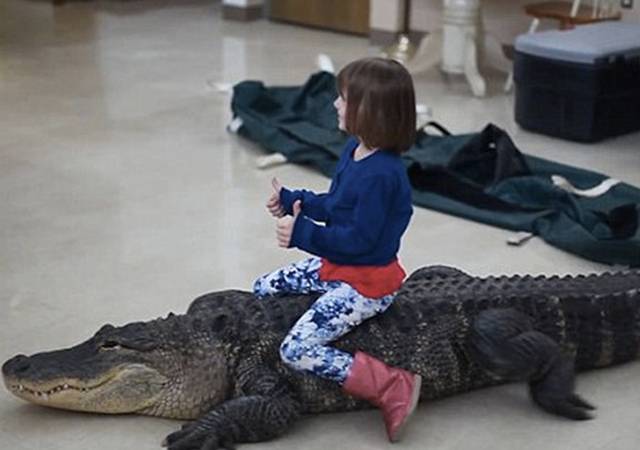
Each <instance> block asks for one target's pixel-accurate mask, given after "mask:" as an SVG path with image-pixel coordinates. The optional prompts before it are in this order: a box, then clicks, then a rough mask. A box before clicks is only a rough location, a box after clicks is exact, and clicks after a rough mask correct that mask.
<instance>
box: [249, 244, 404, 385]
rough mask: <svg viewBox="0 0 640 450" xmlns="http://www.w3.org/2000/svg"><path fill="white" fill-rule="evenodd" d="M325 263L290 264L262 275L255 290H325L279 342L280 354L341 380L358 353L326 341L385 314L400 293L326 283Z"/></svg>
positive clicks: (259, 294)
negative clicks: (368, 292)
mask: <svg viewBox="0 0 640 450" xmlns="http://www.w3.org/2000/svg"><path fill="white" fill-rule="evenodd" d="M320 264H321V261H320V258H317V257H312V258H309V259H305V260H302V261H300V262H297V263H293V264H291V265H289V266H285V267H283V268H281V269H278V270H276V271H275V272H272V273H268V274H266V275H264V276H262V277H260V278H258V279H257V280H256V282H255V283H254V285H253V291H254V293H255V294H256V296H257V297H258V298H264V297H267V296H270V295H275V294H280V293H310V292H321V293H323V295H322V296H321V297H319V298H318V299H317V300H316V301H315V302H314V303H313V305H311V307H310V308H309V309H308V310H307V312H305V313H304V314H303V315H302V317H300V319H298V321H297V322H296V323H295V325H294V326H293V328H291V330H290V331H289V334H287V336H286V337H285V339H284V341H283V342H282V345H281V346H280V357H281V358H282V360H283V361H284V362H285V364H287V365H288V366H290V367H292V368H294V369H296V370H300V371H304V372H309V373H313V374H314V375H317V376H320V377H322V378H326V379H329V380H333V381H337V382H338V383H341V384H342V383H343V382H344V381H345V379H346V378H347V374H348V373H349V369H350V368H351V365H352V364H353V356H351V355H350V354H349V353H346V352H343V351H340V350H337V349H335V348H333V347H330V346H328V345H327V344H328V343H330V342H332V341H334V340H336V339H338V338H339V337H340V336H343V335H345V334H347V333H348V332H349V331H351V330H352V329H353V328H354V327H355V326H357V325H359V324H361V323H362V322H364V321H365V320H367V319H370V318H371V317H374V316H375V315H377V314H380V313H382V312H384V311H385V310H386V309H387V308H388V307H389V306H390V305H391V304H392V303H393V300H394V298H395V294H390V295H386V296H384V297H380V298H377V299H374V298H368V297H364V296H362V295H361V294H359V293H358V291H356V290H355V289H354V288H353V287H351V286H350V285H349V284H347V283H344V282H342V281H322V280H320V279H319V275H318V272H319V270H320Z"/></svg>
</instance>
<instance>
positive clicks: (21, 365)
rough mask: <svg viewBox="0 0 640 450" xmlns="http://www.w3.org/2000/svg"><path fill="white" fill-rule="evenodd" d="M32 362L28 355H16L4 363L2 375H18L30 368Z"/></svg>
mask: <svg viewBox="0 0 640 450" xmlns="http://www.w3.org/2000/svg"><path fill="white" fill-rule="evenodd" d="M30 366H31V363H30V361H29V357H28V356H26V355H16V356H14V357H13V358H11V359H9V360H8V361H7V362H5V363H4V364H3V365H2V375H4V376H16V375H21V374H24V373H25V372H26V371H28V370H29V367H30Z"/></svg>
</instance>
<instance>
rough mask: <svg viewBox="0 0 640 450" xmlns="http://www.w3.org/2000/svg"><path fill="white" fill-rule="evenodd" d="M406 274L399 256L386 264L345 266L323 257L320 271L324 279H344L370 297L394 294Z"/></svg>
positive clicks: (321, 277) (320, 275)
mask: <svg viewBox="0 0 640 450" xmlns="http://www.w3.org/2000/svg"><path fill="white" fill-rule="evenodd" d="M406 275H407V274H406V272H405V271H404V269H403V268H402V266H401V265H400V263H399V262H398V259H397V258H396V259H394V260H393V261H392V262H391V263H389V264H387V265H386V266H343V265H337V264H333V263H332V262H330V261H329V260H327V259H324V258H322V265H321V266H320V271H319V277H320V279H321V280H322V281H344V282H345V283H348V284H349V285H351V286H353V288H354V289H355V290H356V291H358V292H359V293H360V294H362V295H363V296H365V297H368V298H380V297H384V296H385V295H389V294H393V293H394V292H396V291H397V290H398V289H400V286H402V282H403V281H404V278H405V276H406Z"/></svg>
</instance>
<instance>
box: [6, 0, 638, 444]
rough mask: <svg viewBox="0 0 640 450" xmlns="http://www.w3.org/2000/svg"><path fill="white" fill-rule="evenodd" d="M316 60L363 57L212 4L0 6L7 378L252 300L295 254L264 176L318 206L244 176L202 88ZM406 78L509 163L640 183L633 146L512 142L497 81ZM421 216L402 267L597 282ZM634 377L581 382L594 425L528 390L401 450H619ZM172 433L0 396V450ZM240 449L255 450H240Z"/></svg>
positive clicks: (342, 433)
mask: <svg viewBox="0 0 640 450" xmlns="http://www.w3.org/2000/svg"><path fill="white" fill-rule="evenodd" d="M319 52H324V53H327V54H329V55H330V56H331V57H332V58H333V60H334V61H335V63H336V65H338V66H341V65H343V64H344V63H346V62H347V61H349V60H352V59H355V58H358V57H361V56H364V55H367V54H373V53H375V49H372V48H370V47H369V44H368V41H367V40H366V39H364V38H359V37H353V36H345V35H340V34H335V33H328V32H322V31H317V30H307V29H303V28H298V27H292V26H286V25H281V24H274V23H270V22H268V21H258V22H254V23H250V24H241V23H230V22H224V21H222V20H221V18H220V5H219V4H218V3H217V2H214V1H208V2H207V1H178V0H175V1H173V2H169V1H164V0H162V1H151V0H149V1H147V0H138V1H131V2H116V1H97V2H70V3H68V4H66V5H65V6H62V7H53V6H51V4H50V3H49V2H46V1H27V0H3V1H2V2H0V123H1V124H2V129H1V131H0V188H1V189H0V192H1V196H0V217H1V226H0V237H1V240H0V280H1V283H2V289H1V291H0V302H1V307H2V313H1V314H0V360H2V361H4V360H5V359H7V358H9V357H10V356H12V355H14V354H15V353H27V354H29V353H33V352H36V351H42V350H47V349H53V348H57V347H62V346H68V345H70V344H73V343H76V342H79V341H80V340H83V339H84V338H86V337H88V336H89V335H91V334H92V333H93V332H94V331H95V330H97V328H98V327H100V326H101V325H102V324H104V323H106V322H112V323H115V324H123V323H126V322H128V321H132V320H143V319H149V318H154V317H158V316H160V315H164V314H165V313H166V312H168V311H170V310H173V311H176V312H181V311H184V310H185V309H186V307H187V305H188V303H189V301H190V300H191V299H192V298H194V297H195V296H197V295H198V294H201V293H203V292H207V291H213V290H219V289H223V288H230V287H236V288H248V287H249V286H250V285H251V282H252V280H253V279H254V278H255V277H256V276H257V275H259V274H261V273H263V272H265V271H267V270H270V269H272V268H274V267H276V266H278V265H282V264H284V263H286V262H288V261H291V260H293V259H298V258H299V257H301V255H302V254H301V253H299V252H297V251H284V250H280V249H278V247H277V246H276V244H275V238H274V230H273V228H274V223H273V221H272V220H271V219H270V217H269V216H268V215H267V213H266V211H265V210H264V207H263V204H264V202H265V200H266V197H267V196H268V194H269V186H270V184H269V180H270V178H271V177H272V176H274V175H277V176H278V177H279V178H280V179H281V180H282V181H283V183H285V184H288V185H290V186H304V187H307V188H310V189H315V190H322V189H325V188H326V187H327V185H328V180H327V179H325V178H323V177H322V176H320V175H318V174H316V173H314V172H312V171H309V170H307V169H305V168H302V167H298V166H281V167H277V168H273V169H271V170H267V171H260V170H257V169H256V168H255V158H256V157H257V156H259V155H261V154H262V153H261V151H260V150H259V149H258V148H257V147H256V146H254V145H253V144H251V143H248V142H245V141H243V140H241V139H239V138H237V137H235V136H233V135H230V134H228V133H227V132H226V131H225V125H226V124H227V122H228V121H229V118H230V113H229V97H228V95H227V94H221V93H218V92H216V91H215V90H214V89H212V88H211V87H210V85H209V84H207V82H208V81H212V82H228V83H234V82H237V81H240V80H243V79H246V78H252V79H260V80H265V81H266V82H267V83H270V84H300V83H302V82H303V81H304V80H305V79H306V78H307V76H308V75H309V74H310V73H311V72H313V71H314V70H315V67H314V58H315V55H316V54H317V53H319ZM493 78H494V79H493V80H491V83H490V96H489V97H488V98H486V99H476V98H472V97H471V96H470V95H469V93H468V87H467V86H466V84H465V82H464V80H461V79H457V78H455V77H454V78H451V79H444V78H443V77H441V76H440V75H439V74H437V73H430V74H426V75H421V76H419V77H417V78H416V87H417V91H418V97H419V101H421V102H423V103H427V104H428V105H430V106H431V107H432V108H433V110H434V113H435V118H436V119H437V120H440V121H441V122H442V123H444V124H446V125H447V126H449V127H450V128H451V129H452V130H453V131H454V132H467V131H472V130H478V129H479V128H481V127H482V126H483V125H484V124H486V123H487V122H488V121H493V122H495V123H497V124H498V125H500V126H502V127H505V128H506V129H507V130H508V131H509V132H510V133H512V135H513V137H514V139H515V140H516V143H517V144H518V145H519V146H520V148H521V149H522V150H523V151H526V152H528V153H532V154H536V155H539V156H543V157H548V158H554V159H556V160H558V161H561V162H565V163H569V164H574V165H578V166H583V167H588V168H592V169H595V170H599V171H602V172H605V173H608V174H610V175H612V176H614V177H616V178H620V179H622V180H625V181H627V182H630V183H633V184H636V185H640V170H639V168H640V151H639V148H640V134H635V135H629V136H625V137H622V138H619V139H615V140H610V141H606V142H604V143H601V144H597V145H589V146H587V145H578V144H573V143H567V142H562V141H558V140H555V139H551V138H546V137H542V136H538V135H533V134H530V133H526V132H524V131H521V130H519V129H518V128H517V127H516V125H515V124H514V122H513V118H512V102H513V98H512V97H511V96H505V95H503V94H502V93H501V92H500V91H499V86H500V82H501V80H500V79H498V78H497V77H493ZM508 236H509V233H508V232H505V231H503V230H500V229H496V228H492V227H488V226H484V225H479V224H475V223H472V222H468V221H465V220H461V219H456V218H453V217H450V216H445V215H442V214H439V213H436V212H433V211H428V210H425V209H418V210H416V213H415V216H414V220H413V222H412V226H411V228H410V230H409V231H408V234H407V236H406V239H405V240H404V244H403V249H402V254H401V257H402V260H403V261H404V264H405V266H406V267H407V269H409V270H413V269H415V268H417V267H420V266H422V265H427V264H434V263H435V264H450V265H455V266H457V267H460V268H462V269H464V270H467V271H469V272H471V273H476V274H491V273H533V274H538V273H547V274H551V273H560V274H564V273H581V272H592V271H602V270H605V269H606V268H605V267H604V266H601V265H598V264H595V263H591V262H588V261H585V260H581V259H578V258H577V257H574V256H572V255H569V254H566V253H563V252H561V251H559V250H557V249H554V248H552V247H550V246H548V245H546V244H545V243H543V242H541V241H540V240H537V239H534V240H533V241H531V242H530V243H528V244H527V245H526V246H524V247H522V248H513V247H509V246H507V245H506V244H505V240H506V238H507V237H508ZM639 376H640V365H639V364H631V365H628V366H625V367H620V368H614V369H609V370H604V371H600V372H597V373H589V374H585V375H583V376H581V377H580V380H579V391H580V392H581V393H583V394H584V396H585V397H586V398H588V399H590V400H592V401H593V402H594V403H595V404H596V405H598V406H599V407H600V409H599V411H598V418H597V420H594V421H591V422H587V423H571V422H567V421H563V420H558V419H556V418H554V417H550V416H548V415H545V414H543V413H541V412H539V411H538V410H537V409H535V408H534V407H533V406H532V405H531V404H530V402H529V400H528V399H527V395H526V390H525V387H524V386H522V385H512V386H505V387H501V388H496V389H491V390H485V391H481V392H475V393H471V394H467V395H462V396H458V397H456V398H451V399H447V400H443V401H439V402H435V403H432V404H424V405H423V406H422V407H421V408H420V410H419V412H418V414H417V417H416V420H415V425H414V426H413V429H412V431H411V432H410V433H408V436H407V438H406V440H405V441H404V442H403V443H402V444H399V445H395V446H394V448H404V449H416V450H417V449H421V450H423V449H460V450H462V449H465V450H466V449H492V450H493V449H509V450H511V449H516V448H517V449H519V450H529V449H531V450H533V449H541V448H544V449H546V450H564V449H568V448H580V449H584V450H586V449H592V450H596V449H602V450H604V449H606V450H617V449H632V448H637V446H638V437H639V434H638V423H639V422H640V389H638V386H637V380H638V379H639ZM177 426H178V423H177V422H173V421H168V420H160V419H153V418H146V417H103V416H98V415H83V414H75V413H69V412H64V411H55V410H49V409H45V408H40V407H36V406H31V405H28V404H25V403H23V402H21V401H19V400H18V399H15V398H13V397H11V396H10V395H9V394H8V393H7V392H6V391H4V390H0V448H7V449H12V450H18V449H35V448H40V449H68V450H70V449H76V448H77V449H87V448H135V449H152V448H157V447H158V445H159V443H160V441H161V439H162V438H163V437H164V435H166V434H167V433H169V432H171V431H172V430H173V429H175V428H176V427H177ZM252 447H253V448H261V449H262V448H264V449H276V448H277V449H298V448H305V449H326V448H339V449H342V448H345V449H346V448H348V449H365V448H366V449H373V448H390V447H391V446H390V445H389V444H387V443H386V441H385V438H384V431H383V428H382V425H381V424H380V422H379V417H378V415H377V413H376V412H375V411H370V412H363V413H351V414H336V415H330V416H329V415H327V416H323V417H314V418H308V419H306V420H304V421H302V422H300V423H299V424H298V425H297V426H296V427H295V429H294V430H292V432H291V433H290V434H288V435H287V436H286V437H284V438H281V439H279V440H277V441H275V442H271V443H265V444H259V445H254V446H252ZM247 448H249V446H247Z"/></svg>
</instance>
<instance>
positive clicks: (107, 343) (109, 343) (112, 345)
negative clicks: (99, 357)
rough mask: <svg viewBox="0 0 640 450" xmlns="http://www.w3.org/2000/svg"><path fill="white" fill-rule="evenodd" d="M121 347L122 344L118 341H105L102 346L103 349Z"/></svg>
mask: <svg viewBox="0 0 640 450" xmlns="http://www.w3.org/2000/svg"><path fill="white" fill-rule="evenodd" d="M120 348H121V345H120V344H118V343H117V342H116V341H105V342H103V343H102V345H101V346H100V349H101V350H118V349H120Z"/></svg>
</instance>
